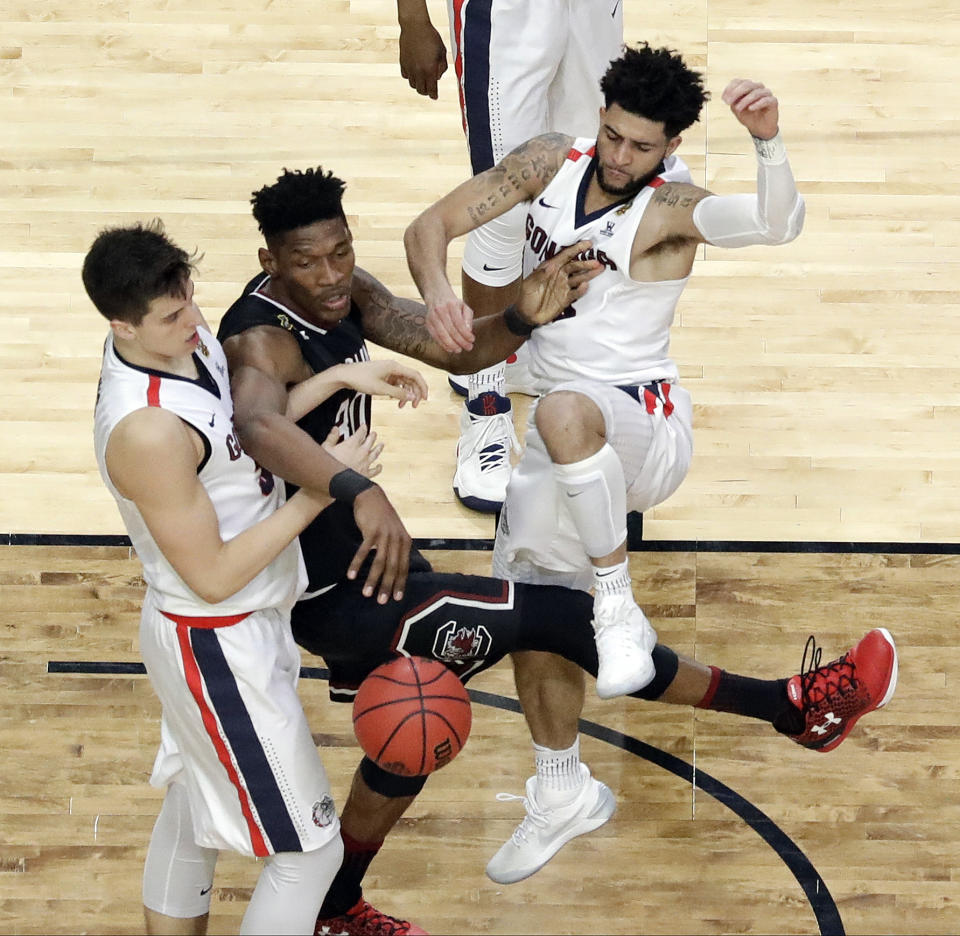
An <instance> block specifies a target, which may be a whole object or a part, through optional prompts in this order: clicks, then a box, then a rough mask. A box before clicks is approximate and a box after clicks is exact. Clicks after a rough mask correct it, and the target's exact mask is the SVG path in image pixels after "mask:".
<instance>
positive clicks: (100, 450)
mask: <svg viewBox="0 0 960 936" xmlns="http://www.w3.org/2000/svg"><path fill="white" fill-rule="evenodd" d="M199 334H200V345H199V346H198V348H197V351H196V352H195V353H194V359H195V360H196V362H197V370H198V371H199V372H200V375H201V379H199V380H189V379H187V378H185V377H178V376H176V375H173V374H166V373H161V372H159V371H153V370H148V369H146V368H142V367H137V366H136V365H133V364H130V363H128V362H127V361H124V360H123V358H121V357H120V355H119V354H118V352H117V350H116V348H115V347H114V343H113V333H112V332H111V333H110V334H109V335H108V336H107V340H106V342H105V343H104V350H103V364H102V366H101V370H100V386H99V388H98V390H97V405H96V411H95V414H94V444H95V448H96V454H97V464H98V465H99V466H100V474H101V476H102V477H103V480H104V482H105V483H106V485H107V488H108V489H109V490H110V493H111V494H113V496H114V497H115V498H116V501H117V505H118V507H119V508H120V515H121V516H122V517H123V522H124V525H125V526H126V528H127V533H128V534H129V536H130V541H131V543H132V544H133V548H134V549H135V550H136V551H137V555H138V557H139V558H140V561H141V562H142V563H143V575H144V579H145V580H146V582H147V585H148V586H149V587H150V588H152V589H154V590H155V591H156V592H157V593H159V597H158V600H157V604H158V606H159V607H160V609H161V610H163V611H167V612H170V613H173V614H184V615H189V616H205V615H210V616H220V615H232V614H242V613H245V612H248V611H255V610H258V609H260V608H271V607H290V606H292V604H293V602H294V601H295V600H296V597H297V595H298V594H299V592H300V591H301V590H302V589H303V587H304V586H305V579H303V578H301V575H302V572H301V570H302V562H301V559H300V547H299V544H298V542H297V540H294V541H293V542H292V543H291V544H290V545H289V546H288V547H287V548H286V549H285V550H284V551H283V552H282V553H280V555H279V556H277V558H276V559H274V561H273V562H272V563H270V565H268V566H267V567H266V568H265V569H264V570H263V571H262V572H260V574H259V575H257V576H256V577H255V578H254V579H253V580H252V581H251V582H249V583H248V584H247V585H246V586H245V587H244V588H242V589H241V590H240V591H238V592H236V593H235V594H234V595H232V596H231V597H229V598H227V599H226V600H225V601H222V602H220V603H218V604H215V605H211V604H209V603H207V602H205V601H203V599H201V598H200V597H199V596H198V595H196V594H195V593H194V592H193V591H191V589H190V588H189V587H188V586H187V584H186V583H185V582H184V581H183V579H182V578H180V576H179V575H178V574H177V573H176V572H175V571H174V569H173V567H172V566H171V565H170V563H169V562H167V560H166V558H165V557H164V555H163V553H161V551H160V549H159V547H158V546H157V544H156V543H155V542H154V539H153V537H152V536H151V535H150V531H149V530H148V529H147V525H146V523H144V520H143V517H142V516H141V514H140V511H139V510H138V509H137V507H136V505H135V504H134V503H133V501H131V500H128V499H127V498H126V497H124V496H123V495H122V494H121V493H120V492H119V491H118V490H117V489H116V488H115V487H114V485H113V482H112V481H111V480H110V475H109V474H108V472H107V466H106V451H107V442H108V440H109V439H110V433H111V432H113V429H114V427H115V426H116V425H117V423H119V422H120V420H121V419H123V418H124V417H125V416H127V415H128V414H129V413H132V412H134V411H135V410H138V409H143V408H144V407H147V406H160V407H163V408H164V409H167V410H170V411H171V412H173V413H176V414H177V416H179V417H180V418H181V419H182V420H183V421H184V422H185V423H187V424H188V425H189V426H191V427H192V428H193V429H195V430H196V431H197V432H198V433H199V434H200V436H201V438H202V439H203V442H204V447H205V449H206V456H205V457H204V460H203V462H202V464H201V466H200V468H199V469H198V472H197V474H198V477H199V479H200V481H201V483H202V484H203V486H204V487H205V488H206V490H207V494H208V495H209V497H210V500H211V501H212V503H213V507H214V510H215V511H216V514H217V520H218V521H219V525H220V536H221V538H222V539H223V540H224V541H227V540H230V539H232V538H233V537H235V536H236V535H237V534H239V533H241V532H243V531H244V530H246V529H248V528H249V527H251V526H253V525H254V524H255V523H258V522H259V521H260V520H262V519H264V518H265V517H268V516H270V514H272V513H273V512H274V511H275V510H276V509H277V507H279V506H280V504H281V503H282V502H283V493H282V490H283V485H282V484H279V483H277V482H276V481H275V480H274V478H273V476H272V475H271V474H270V473H269V472H265V471H261V469H260V468H259V467H258V466H257V464H256V462H255V461H254V460H253V459H252V458H251V457H250V456H249V455H247V454H246V453H245V452H244V451H243V449H242V448H241V447H240V443H239V442H238V441H237V436H236V433H235V432H234V430H233V400H232V398H231V396H230V383H229V379H228V377H227V361H226V358H225V356H224V353H223V349H222V348H221V347H220V343H219V342H218V341H217V340H216V338H214V337H213V335H211V334H210V333H209V332H207V331H205V330H203V329H199Z"/></svg>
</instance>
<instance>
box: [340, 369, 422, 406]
mask: <svg viewBox="0 0 960 936" xmlns="http://www.w3.org/2000/svg"><path fill="white" fill-rule="evenodd" d="M344 381H345V382H346V383H347V384H348V385H349V386H351V387H352V388H353V389H354V390H359V391H360V392H361V393H369V394H370V395H371V396H388V397H393V399H395V400H398V401H399V404H400V406H401V407H402V406H403V404H404V403H410V404H411V405H412V406H416V405H417V404H418V403H420V402H421V401H423V400H425V399H426V398H427V392H428V387H427V381H426V380H425V379H424V377H423V375H422V374H421V373H420V372H419V371H417V370H414V369H413V368H412V367H407V365H406V364H400V363H399V362H397V361H360V362H358V363H356V364H350V365H348V366H347V367H346V368H345V373H344Z"/></svg>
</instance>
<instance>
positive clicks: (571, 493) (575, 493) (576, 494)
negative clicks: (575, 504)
mask: <svg viewBox="0 0 960 936" xmlns="http://www.w3.org/2000/svg"><path fill="white" fill-rule="evenodd" d="M582 493H583V491H567V497H579V496H580V495H581V494H582Z"/></svg>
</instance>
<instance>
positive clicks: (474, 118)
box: [447, 0, 623, 286]
mask: <svg viewBox="0 0 960 936" xmlns="http://www.w3.org/2000/svg"><path fill="white" fill-rule="evenodd" d="M447 5H448V8H449V9H448V12H449V15H450V42H451V48H452V53H453V56H454V64H455V71H456V74H457V76H458V82H459V93H460V110H461V114H462V117H463V128H464V132H465V133H466V135H467V146H468V148H469V150H470V163H471V168H472V170H473V172H474V174H476V173H479V172H483V171H484V170H485V169H489V168H490V167H491V166H493V165H494V164H496V163H498V162H499V161H500V160H501V159H502V158H503V157H504V156H505V155H506V154H507V153H508V152H510V150H512V149H515V148H516V147H517V146H519V145H520V144H521V143H525V142H526V141H527V140H529V139H530V138H531V137H535V136H539V135H540V134H542V133H550V132H559V133H567V134H569V135H570V136H592V135H593V134H595V133H596V131H597V126H598V124H599V110H600V107H601V105H602V104H603V96H602V95H601V93H600V78H601V77H602V76H603V73H604V72H605V71H606V70H607V66H608V65H609V64H610V62H611V61H612V60H613V59H615V58H618V57H619V56H620V54H621V52H622V45H623V0H448V2H447ZM524 217H525V213H523V212H519V213H518V212H511V214H510V217H509V218H508V219H506V220H505V221H504V222H503V224H502V225H501V228H502V230H498V231H497V233H496V236H494V237H492V238H491V242H492V243H493V244H494V245H495V246H496V247H497V248H498V249H497V253H496V256H494V257H492V258H489V262H486V263H485V262H484V259H485V258H484V253H483V251H484V242H483V240H482V239H480V240H479V241H478V243H476V244H475V243H474V241H475V240H477V238H476V237H474V236H473V235H471V236H470V238H468V241H467V246H466V249H465V259H464V270H465V271H466V272H467V274H468V275H470V276H471V277H472V278H473V279H475V280H477V281H478V282H481V283H486V284H487V285H491V286H500V285H506V284H507V283H510V282H512V281H513V280H514V279H516V278H517V277H518V276H519V275H520V271H519V266H516V267H511V268H509V269H507V268H506V267H505V265H504V263H503V261H502V256H503V253H504V252H507V253H509V251H508V250H507V247H509V246H510V245H512V244H513V243H515V244H516V245H517V246H516V250H515V251H513V253H515V254H516V257H517V260H516V263H517V264H519V263H520V249H521V247H522V244H523V222H524ZM494 225H496V220H495V221H494ZM504 245H507V246H504ZM509 255H510V256H512V253H510V254H509Z"/></svg>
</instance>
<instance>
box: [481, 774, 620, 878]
mask: <svg viewBox="0 0 960 936" xmlns="http://www.w3.org/2000/svg"><path fill="white" fill-rule="evenodd" d="M580 771H581V773H582V774H583V776H584V782H583V786H582V787H581V788H580V792H579V793H578V794H577V796H576V798H575V799H574V800H573V802H571V803H569V804H568V805H566V806H558V807H556V808H553V809H550V808H548V807H546V806H544V805H542V804H541V803H540V801H539V800H538V799H537V778H536V776H533V777H531V778H530V779H529V780H527V785H526V794H527V795H526V796H515V795H514V794H513V793H498V794H497V799H498V800H500V801H501V802H510V801H513V800H520V801H521V802H522V803H523V805H524V808H525V809H526V810H527V814H526V816H524V818H523V822H521V823H520V825H518V826H517V827H516V829H514V830H513V835H511V836H510V838H509V839H508V840H507V841H506V842H505V843H504V844H503V846H502V847H501V848H500V851H498V852H497V853H496V854H495V855H494V856H493V857H492V858H491V859H490V861H489V862H488V864H487V877H489V878H490V879H491V880H493V881H496V882H497V883H498V884H514V883H516V882H517V881H522V880H523V879H524V878H528V877H530V875H531V874H535V873H536V872H537V871H539V870H540V869H541V868H542V867H543V866H544V865H545V864H546V863H547V862H548V861H549V860H550V859H551V858H552V857H553V856H554V855H555V854H556V853H557V852H558V851H560V849H561V848H562V847H563V846H564V845H566V843H567V842H569V841H570V839H572V838H576V836H578V835H583V834H584V833H586V832H592V831H593V830H594V829H598V828H599V827H600V826H602V825H603V824H604V823H605V822H606V821H607V820H608V819H609V818H610V817H611V816H612V815H613V814H614V811H615V810H616V808H617V801H616V800H615V799H614V796H613V793H611V792H610V788H609V787H608V786H607V785H606V784H605V783H601V782H600V781H599V780H597V779H595V778H594V777H591V776H590V768H589V767H587V765H586V764H581V765H580Z"/></svg>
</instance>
